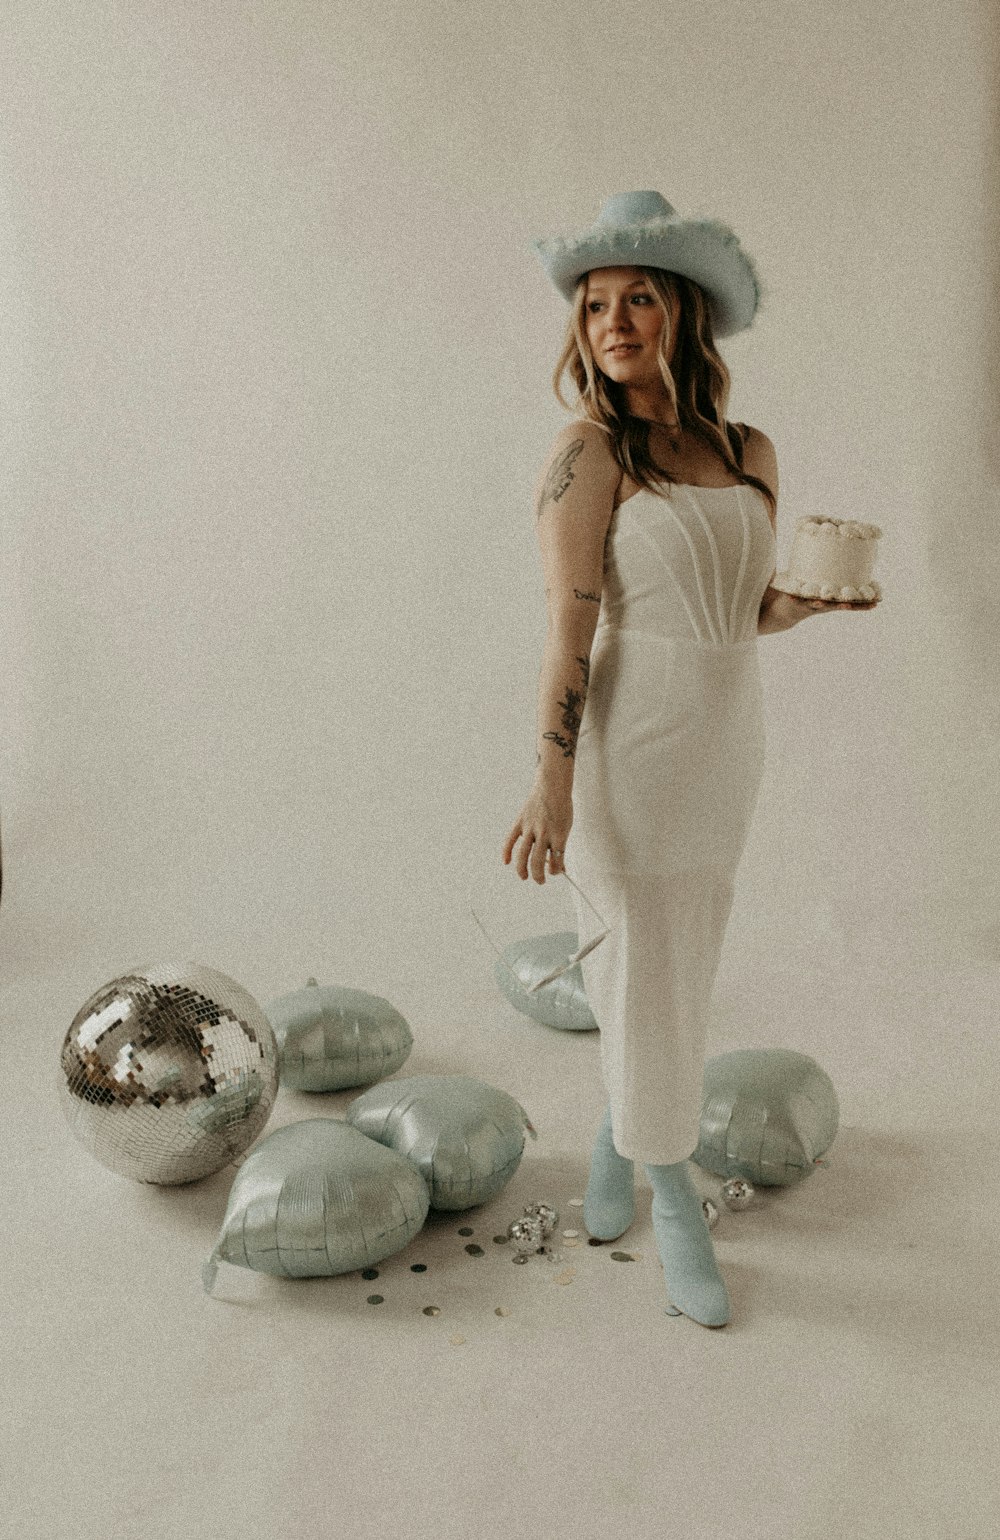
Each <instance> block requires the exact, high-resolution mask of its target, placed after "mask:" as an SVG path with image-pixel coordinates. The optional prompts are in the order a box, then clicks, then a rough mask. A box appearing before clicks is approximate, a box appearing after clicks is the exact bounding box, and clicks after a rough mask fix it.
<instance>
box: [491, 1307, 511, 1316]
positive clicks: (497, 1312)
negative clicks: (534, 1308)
mask: <svg viewBox="0 0 1000 1540" xmlns="http://www.w3.org/2000/svg"><path fill="white" fill-rule="evenodd" d="M493 1314H494V1315H510V1311H509V1310H506V1309H505V1308H504V1306H503V1305H497V1307H496V1309H495V1310H494V1312H493Z"/></svg>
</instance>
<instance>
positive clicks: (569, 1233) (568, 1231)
mask: <svg viewBox="0 0 1000 1540" xmlns="http://www.w3.org/2000/svg"><path fill="white" fill-rule="evenodd" d="M579 1233H580V1232H579V1230H564V1231H563V1234H564V1235H565V1236H566V1237H567V1239H569V1237H570V1236H573V1235H579Z"/></svg>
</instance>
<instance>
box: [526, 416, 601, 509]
mask: <svg viewBox="0 0 1000 1540" xmlns="http://www.w3.org/2000/svg"><path fill="white" fill-rule="evenodd" d="M621 474H622V472H621V466H620V465H619V464H618V461H617V459H616V458H615V453H614V444H613V440H612V437H611V432H610V429H608V428H605V427H603V426H602V425H601V424H600V423H598V422H593V421H591V419H590V418H589V417H580V418H576V419H574V420H573V421H572V422H567V423H564V424H563V426H562V427H561V428H560V429H559V430H558V431H557V433H556V434H555V436H554V437H553V438H552V440H551V442H550V443H549V447H548V450H547V452H546V455H545V458H544V460H543V463H542V467H541V470H540V471H539V473H538V478H537V481H536V484H535V507H536V509H537V508H538V507H540V506H541V504H542V503H544V502H546V501H548V500H549V499H552V500H553V501H559V500H560V499H561V498H562V496H563V494H564V492H565V491H566V490H567V488H568V487H569V486H570V485H571V484H572V483H574V482H575V483H576V486H577V490H578V491H580V490H582V491H583V494H584V496H585V498H586V499H587V501H588V503H594V505H595V506H597V507H602V508H603V506H604V504H605V503H606V504H607V510H608V515H609V517H610V514H611V511H612V509H613V507H614V500H615V494H616V491H617V488H618V485H619V482H620V481H621Z"/></svg>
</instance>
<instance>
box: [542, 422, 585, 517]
mask: <svg viewBox="0 0 1000 1540" xmlns="http://www.w3.org/2000/svg"><path fill="white" fill-rule="evenodd" d="M582 449H583V439H582V438H577V439H574V440H573V442H572V444H570V445H569V446H568V448H566V449H564V450H563V452H562V454H561V455H560V456H559V457H558V459H557V460H555V461H553V463H552V465H551V466H550V467H549V472H548V475H547V476H546V478H545V483H544V485H543V487H542V493H541V496H540V497H539V499H538V507H537V508H536V510H535V520H536V522H537V520H538V519H540V518H541V516H542V509H543V508H544V507H545V504H546V503H548V502H553V503H557V502H558V501H559V499H560V498H561V497H562V495H563V493H564V492H565V490H566V488H567V487H568V486H569V484H570V482H571V481H572V480H573V472H572V470H571V469H570V466H571V465H572V464H573V461H574V460H575V459H576V458H577V456H578V455H579V454H580V453H581V451H582Z"/></svg>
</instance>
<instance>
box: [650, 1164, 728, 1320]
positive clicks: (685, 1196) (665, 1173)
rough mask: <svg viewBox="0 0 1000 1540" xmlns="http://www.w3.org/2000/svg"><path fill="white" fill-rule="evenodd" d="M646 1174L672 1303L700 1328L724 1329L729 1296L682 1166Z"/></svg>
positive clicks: (685, 1167) (653, 1169) (653, 1168)
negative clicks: (700, 1326) (718, 1327)
mask: <svg viewBox="0 0 1000 1540" xmlns="http://www.w3.org/2000/svg"><path fill="white" fill-rule="evenodd" d="M646 1173H647V1175H648V1177H649V1180H650V1182H651V1183H652V1187H653V1230H654V1232H655V1234H656V1245H657V1250H658V1251H659V1253H660V1261H661V1262H662V1263H663V1272H664V1276H665V1278H666V1283H667V1293H668V1295H669V1296H670V1299H671V1301H672V1302H673V1304H674V1305H676V1306H677V1309H678V1310H682V1311H683V1312H684V1314H685V1315H689V1316H690V1317H691V1319H692V1320H693V1321H698V1322H699V1323H700V1325H702V1326H725V1324H726V1322H727V1321H728V1320H729V1294H728V1292H727V1290H726V1285H725V1282H724V1281H723V1278H722V1274H721V1273H720V1272H719V1269H718V1266H717V1265H716V1261H715V1248H714V1246H713V1245H712V1237H711V1235H710V1234H709V1230H708V1221H707V1220H706V1218H705V1215H704V1213H703V1211H702V1207H701V1199H700V1198H699V1196H698V1193H697V1190H696V1188H695V1185H694V1183H693V1182H692V1180H691V1174H690V1172H689V1171H688V1163H687V1161H686V1160H679V1161H678V1162H677V1164H676V1165H672V1166H649V1165H647V1166H646ZM673 1313H676V1312H673Z"/></svg>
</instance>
